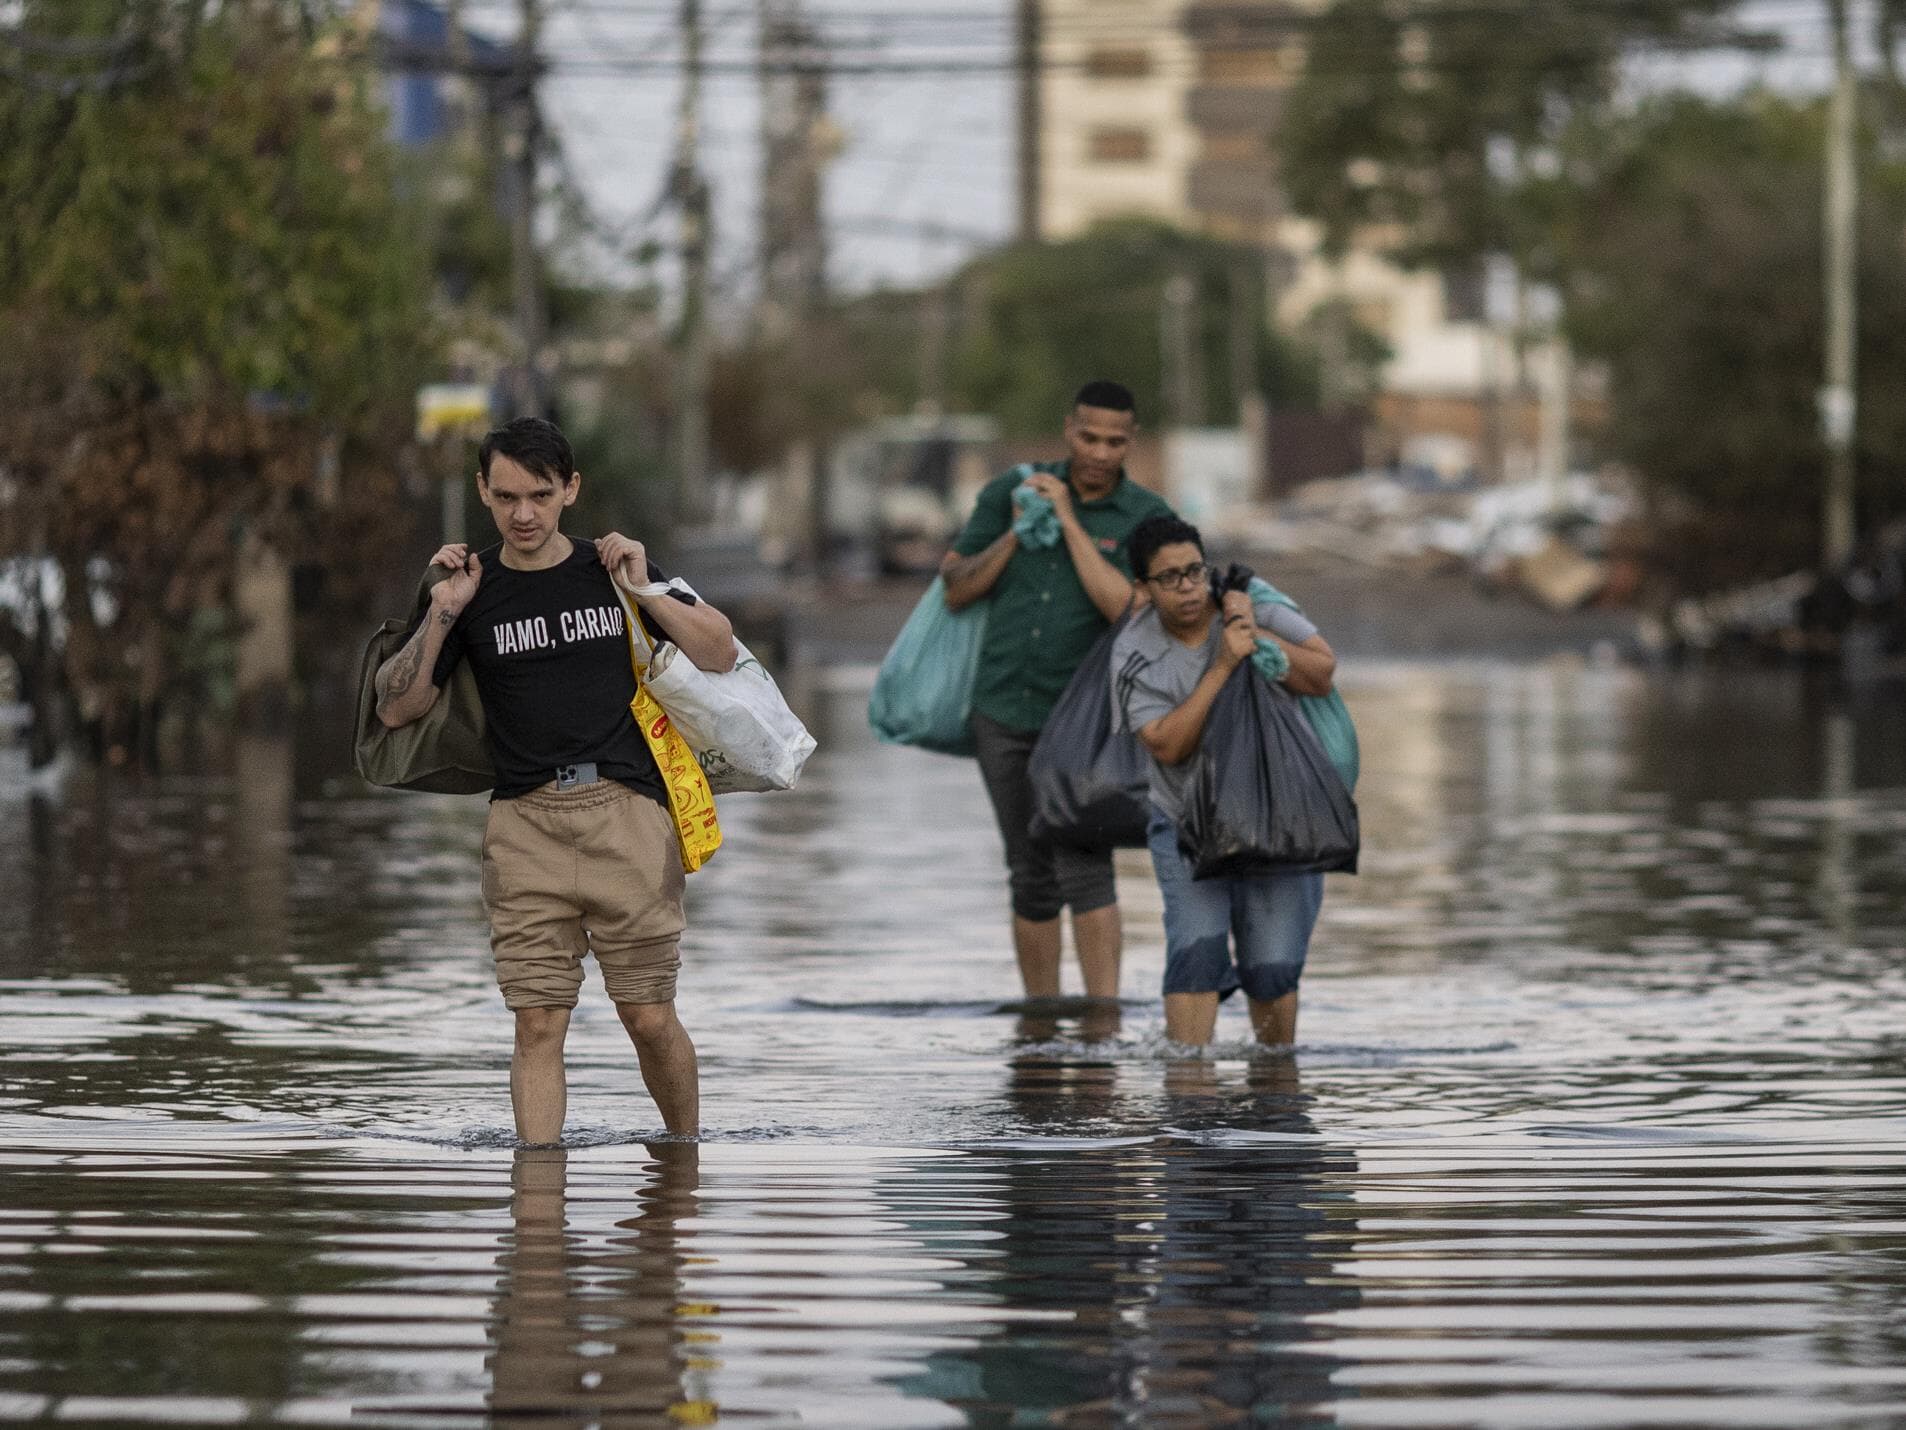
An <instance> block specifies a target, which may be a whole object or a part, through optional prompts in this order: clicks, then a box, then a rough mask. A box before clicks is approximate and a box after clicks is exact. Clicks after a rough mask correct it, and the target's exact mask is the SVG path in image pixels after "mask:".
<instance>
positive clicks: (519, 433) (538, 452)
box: [477, 417, 576, 487]
mask: <svg viewBox="0 0 1906 1430" xmlns="http://www.w3.org/2000/svg"><path fill="white" fill-rule="evenodd" d="M499 455H500V456H504V457H508V458H509V459H510V460H511V461H512V462H514V463H516V465H517V466H519V467H521V468H523V470H524V471H527V472H531V473H534V474H535V475H536V476H539V477H548V478H549V479H550V480H551V481H552V482H554V483H555V484H556V485H557V486H559V487H566V486H568V485H569V479H570V478H571V477H573V476H575V475H576V454H575V453H574V452H573V451H571V450H570V447H569V439H568V438H567V437H565V436H563V434H562V429H561V428H560V427H558V426H557V425H556V424H555V423H554V422H549V421H546V420H544V419H543V418H541V417H519V418H517V419H516V420H515V421H514V422H505V423H504V424H503V425H502V426H501V427H498V428H497V429H496V430H495V431H493V432H491V433H489V435H487V436H486V437H484V439H483V445H482V446H481V447H478V448H477V470H478V471H479V472H481V473H483V480H484V481H486V482H487V481H489V479H490V462H491V460H492V459H493V458H495V457H497V456H499Z"/></svg>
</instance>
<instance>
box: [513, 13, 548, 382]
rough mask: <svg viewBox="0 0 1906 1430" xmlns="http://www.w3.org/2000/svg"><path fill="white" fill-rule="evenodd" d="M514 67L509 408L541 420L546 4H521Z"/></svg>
mask: <svg viewBox="0 0 1906 1430" xmlns="http://www.w3.org/2000/svg"><path fill="white" fill-rule="evenodd" d="M517 6H518V11H517V13H518V16H519V19H518V23H517V30H516V52H515V63H514V64H513V65H512V66H511V73H510V78H509V81H508V83H509V98H508V100H507V102H506V104H505V110H504V112H505V130H504V138H503V146H504V147H503V168H504V185H505V194H506V196H507V201H508V205H509V211H510V292H511V297H512V300H513V305H514V308H515V318H516V363H515V365H514V368H513V369H512V371H511V381H510V405H511V407H512V408H513V409H514V415H515V416H518V417H540V416H541V415H542V414H543V409H544V407H545V405H546V404H545V402H544V393H543V382H542V373H541V371H540V369H539V367H538V363H539V361H540V360H541V357H542V351H543V343H544V340H545V337H546V333H547V326H548V321H547V319H546V317H545V316H544V313H543V275H542V266H541V262H540V260H539V258H538V256H537V253H536V149H537V142H538V139H539V138H540V119H539V117H538V115H537V112H536V79H537V75H538V72H539V71H540V69H541V66H542V61H541V60H540V59H539V58H538V57H537V54H536V45H537V41H538V39H539V38H540V36H541V33H542V0H517Z"/></svg>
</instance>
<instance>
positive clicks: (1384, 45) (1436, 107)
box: [1282, 0, 1747, 272]
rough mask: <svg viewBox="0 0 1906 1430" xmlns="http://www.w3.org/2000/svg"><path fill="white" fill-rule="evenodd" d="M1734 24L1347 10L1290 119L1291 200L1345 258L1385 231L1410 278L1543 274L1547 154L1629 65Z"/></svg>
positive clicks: (1593, 1)
mask: <svg viewBox="0 0 1906 1430" xmlns="http://www.w3.org/2000/svg"><path fill="white" fill-rule="evenodd" d="M1734 8H1735V3H1734V0H1620V3H1604V0H1584V3H1571V4H1536V5H1531V4H1521V3H1508V0H1503V3H1488V0H1418V3H1415V4H1411V5H1408V6H1399V5H1396V4H1394V3H1392V0H1337V3H1335V4H1333V5H1331V6H1330V7H1329V8H1328V9H1327V10H1325V11H1324V12H1323V13H1322V14H1321V15H1320V16H1319V17H1318V18H1317V20H1316V22H1315V24H1314V26H1313V29H1312V32H1311V41H1310V47H1309V52H1308V56H1307V60H1306V63H1305V69H1304V75H1303V77H1302V79H1301V80H1300V81H1299V82H1298V83H1297V85H1296V86H1295V87H1294V88H1293V90H1292V92H1291V95H1290V100H1289V103H1288V106H1287V109H1286V114H1285V119H1284V124H1283V129H1282V139H1283V150H1284V175H1285V185H1286V188H1287V190H1288V192H1289V194H1290V197H1291V200H1292V202H1293V204H1294V205H1295V206H1296V208H1297V209H1298V210H1299V211H1300V212H1302V213H1305V214H1308V215H1310V216H1312V217H1315V218H1317V219H1319V220H1320V221H1321V222H1322V223H1323V225H1324V230H1325V240H1326V243H1327V245H1328V246H1329V247H1331V248H1332V249H1333V250H1338V251H1340V250H1341V249H1342V248H1343V247H1344V246H1345V245H1346V244H1347V243H1348V242H1349V240H1350V238H1351V236H1352V235H1353V234H1357V233H1358V232H1359V231H1360V230H1364V229H1366V228H1368V227H1369V226H1371V225H1381V226H1384V227H1385V232H1386V236H1387V237H1388V239H1389V240H1390V241H1391V242H1392V244H1393V246H1394V248H1395V251H1396V253H1397V255H1398V256H1399V257H1400V258H1402V259H1403V260H1404V261H1406V262H1410V263H1421V264H1432V265H1438V266H1442V265H1453V264H1458V263H1462V262H1465V261H1469V260H1473V259H1476V258H1479V257H1481V256H1482V255H1485V254H1489V253H1512V254H1515V255H1517V256H1518V257H1519V258H1521V259H1522V260H1523V262H1524V264H1525V266H1529V265H1534V266H1535V267H1536V269H1537V271H1538V272H1539V271H1540V268H1541V265H1542V263H1543V260H1544V257H1545V243H1544V240H1545V238H1546V233H1545V231H1544V230H1543V228H1542V227H1541V225H1540V224H1539V223H1536V222H1534V221H1533V219H1534V217H1535V216H1534V215H1532V214H1531V213H1530V212H1528V211H1527V209H1526V208H1525V207H1524V205H1523V203H1522V198H1523V192H1522V191H1523V190H1524V189H1525V187H1526V186H1528V185H1529V184H1530V183H1531V182H1535V183H1537V184H1538V185H1539V183H1540V181H1541V179H1542V177H1543V175H1544V173H1545V172H1546V168H1547V163H1548V160H1549V157H1550V156H1548V155H1547V154H1546V152H1545V151H1546V149H1547V146H1549V145H1550V144H1552V143H1553V142H1554V140H1555V139H1556V138H1557V137H1558V136H1559V135H1560V134H1561V133H1562V131H1563V130H1564V129H1565V128H1566V126H1567V125H1569V124H1570V123H1571V122H1573V121H1575V120H1577V119H1579V118H1580V117H1581V116H1582V115H1584V114H1588V113H1593V112H1595V111H1597V110H1599V109H1600V108H1602V107H1603V106H1604V105H1606V104H1607V102H1608V101H1609V99H1610V98H1611V96H1612V95H1613V93H1614V89H1615V85H1616V81H1617V78H1618V65H1619V61H1620V60H1621V59H1622V57H1623V56H1624V55H1627V54H1631V53H1633V52H1635V51H1636V50H1637V49H1638V48H1643V47H1649V46H1669V47H1682V46H1686V45H1689V44H1692V43H1694V42H1696V41H1697V40H1700V41H1712V40H1717V39H1720V38H1723V37H1724V36H1723V32H1722V31H1721V30H1720V29H1719V27H1718V21H1719V18H1720V17H1722V16H1725V15H1726V14H1727V13H1728V12H1730V11H1731V10H1733V9H1734ZM1734 38H1740V39H1742V40H1743V41H1744V40H1745V39H1746V38H1747V37H1745V36H1739V37H1734Z"/></svg>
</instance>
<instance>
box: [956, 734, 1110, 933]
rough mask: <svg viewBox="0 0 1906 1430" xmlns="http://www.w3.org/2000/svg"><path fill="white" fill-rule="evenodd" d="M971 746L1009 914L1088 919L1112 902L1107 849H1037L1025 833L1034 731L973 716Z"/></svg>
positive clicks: (1042, 918)
mask: <svg viewBox="0 0 1906 1430" xmlns="http://www.w3.org/2000/svg"><path fill="white" fill-rule="evenodd" d="M972 727H973V742H974V744H976V745H977V746H978V747H979V748H978V751H977V753H978V756H979V773H980V778H981V779H982V780H984V781H985V783H986V795H987V797H988V798H989V799H991V800H992V802H993V818H994V819H995V820H996V821H998V824H999V835H1000V838H1001V839H1003V840H1005V841H1006V875H1007V880H1008V882H1009V883H1010V884H1011V885H1012V892H1013V912H1014V913H1015V914H1017V915H1019V917H1020V918H1022V919H1028V920H1030V921H1032V922H1033V923H1045V922H1046V921H1047V920H1049V919H1056V918H1058V917H1059V913H1060V911H1061V910H1063V909H1067V908H1069V909H1071V910H1072V912H1073V913H1074V914H1089V913H1091V912H1092V910H1094V909H1103V908H1106V907H1108V906H1109V905H1112V904H1116V903H1117V902H1118V888H1117V886H1116V885H1115V884H1114V883H1113V881H1112V851H1111V850H1110V849H1075V848H1072V847H1071V846H1070V845H1063V844H1041V843H1037V842H1035V841H1034V840H1033V838H1032V837H1031V836H1030V835H1029V834H1027V833H1026V830H1027V827H1028V826H1029V825H1030V824H1031V823H1032V786H1031V784H1030V783H1029V782H1028V781H1027V779H1026V765H1027V763H1028V761H1030V760H1031V758H1032V747H1033V746H1034V745H1035V744H1037V743H1038V742H1039V732H1038V731H1037V730H1015V729H1012V728H1011V727H1010V726H1007V725H1002V724H1000V723H999V722H998V721H997V720H989V719H987V718H986V716H984V715H981V714H980V713H979V712H978V711H975V712H974V713H973V716H972Z"/></svg>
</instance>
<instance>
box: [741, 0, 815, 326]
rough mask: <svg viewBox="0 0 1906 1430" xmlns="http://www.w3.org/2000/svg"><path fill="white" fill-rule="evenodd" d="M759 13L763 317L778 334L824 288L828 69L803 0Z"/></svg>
mask: <svg viewBox="0 0 1906 1430" xmlns="http://www.w3.org/2000/svg"><path fill="white" fill-rule="evenodd" d="M758 13H759V19H760V26H761V49H760V61H759V72H760V81H761V320H762V326H763V327H764V328H766V329H767V330H768V331H769V333H770V335H772V336H783V335H785V334H786V332H788V331H789V330H791V329H795V328H798V327H799V326H800V325H801V324H802V323H803V322H805V321H806V320H807V319H808V318H809V317H810V316H812V315H813V314H814V313H815V312H817V311H818V310H819V309H820V308H821V306H822V304H823V302H824V301H825V299H826V293H827V230H826V227H825V224H824V222H823V218H822V213H821V176H822V170H823V168H824V167H825V165H826V162H827V160H828V159H829V158H830V157H831V154H830V152H829V150H830V148H831V145H830V141H829V138H828V134H827V70H826V65H825V63H824V61H823V59H822V56H821V51H820V40H819V36H818V35H817V34H816V33H815V31H814V28H813V26H812V25H811V24H809V22H808V21H807V20H806V19H805V18H804V17H803V16H802V14H801V5H800V0H759V7H758Z"/></svg>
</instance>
